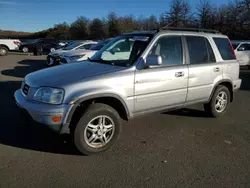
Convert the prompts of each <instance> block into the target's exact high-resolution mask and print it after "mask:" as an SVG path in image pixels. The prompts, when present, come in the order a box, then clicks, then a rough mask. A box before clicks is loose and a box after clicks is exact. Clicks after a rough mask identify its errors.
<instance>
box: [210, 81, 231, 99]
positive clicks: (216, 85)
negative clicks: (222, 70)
mask: <svg viewBox="0 0 250 188" xmlns="http://www.w3.org/2000/svg"><path fill="white" fill-rule="evenodd" d="M223 82H228V83H230V84H231V86H232V88H233V83H232V81H231V80H229V79H222V80H220V81H219V82H217V83H216V84H215V85H214V87H213V90H212V92H211V94H210V97H209V99H208V101H210V100H211V98H212V96H213V94H214V91H215V89H216V88H217V87H218V85H220V84H221V83H223ZM230 94H231V102H232V100H233V90H232V91H230Z"/></svg>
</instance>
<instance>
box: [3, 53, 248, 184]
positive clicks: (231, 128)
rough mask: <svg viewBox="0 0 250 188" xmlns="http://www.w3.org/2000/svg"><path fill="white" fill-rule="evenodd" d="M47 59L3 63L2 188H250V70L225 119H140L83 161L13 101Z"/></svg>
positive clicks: (192, 114)
mask: <svg viewBox="0 0 250 188" xmlns="http://www.w3.org/2000/svg"><path fill="white" fill-rule="evenodd" d="M45 58H46V57H45V56H37V57H34V56H28V55H17V54H9V55H8V56H5V57H0V71H1V74H0V120H1V123H0V188H5V187H18V188H22V187H24V188H27V187H57V188H59V187H81V188H82V187H114V188H118V187H119V188H120V187H126V188H127V187H151V188H152V187H192V188H196V187H203V188H205V187H208V188H211V187H213V188H214V187H219V188H221V187H226V188H228V187H250V71H249V70H241V73H240V77H241V78H242V80H243V83H242V87H241V89H240V91H238V92H237V93H236V94H235V100H234V102H233V103H231V104H230V108H229V111H228V113H227V114H226V115H225V116H223V117H221V118H218V119H214V118H210V117H207V115H206V114H205V113H204V112H203V109H202V105H196V106H192V107H190V108H186V109H183V110H178V111H175V112H171V113H170V112H169V113H156V114H151V115H148V116H144V117H140V118H136V119H133V120H131V121H129V122H124V129H123V133H122V135H121V137H120V139H119V141H118V142H117V143H116V144H115V145H114V146H113V147H112V148H111V149H109V150H108V151H106V152H104V153H101V154H99V155H95V156H82V155H80V154H79V153H78V152H77V150H76V149H75V147H74V146H73V145H72V143H71V142H70V141H69V138H68V137H64V136H60V135H57V134H55V133H53V132H51V131H50V130H48V129H46V128H44V127H43V126H41V125H38V124H36V123H34V122H32V121H24V120H23V118H22V117H21V115H20V114H19V109H18V107H17V106H16V104H15V100H14V99H13V94H14V91H15V90H17V89H19V88H20V86H21V80H22V79H23V78H24V76H25V75H26V74H28V73H30V72H33V71H36V70H39V69H43V68H45ZM65 76H68V75H65Z"/></svg>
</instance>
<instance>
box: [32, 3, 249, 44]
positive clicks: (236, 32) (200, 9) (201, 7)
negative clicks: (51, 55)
mask: <svg viewBox="0 0 250 188" xmlns="http://www.w3.org/2000/svg"><path fill="white" fill-rule="evenodd" d="M166 26H167V27H192V28H204V29H214V30H218V31H220V32H222V33H224V34H226V35H228V36H229V38H231V39H234V40H236V39H238V40H247V39H250V0H233V1H230V2H228V4H226V5H221V6H219V7H215V6H213V5H211V4H210V2H209V1H208V0H201V2H200V3H199V4H197V5H196V7H195V8H191V0H190V1H188V0H172V1H171V3H170V5H169V9H168V11H166V12H163V13H162V14H161V15H160V16H159V17H156V16H155V15H151V16H149V17H136V18H135V17H134V16H133V15H127V16H117V15H116V14H115V13H114V12H111V13H109V14H108V16H107V17H106V18H94V19H92V20H90V19H88V18H86V17H84V16H80V17H78V18H77V19H76V20H75V21H74V22H73V23H71V24H68V23H66V22H63V23H59V24H55V25H54V27H52V28H49V29H47V30H43V31H40V32H36V33H34V34H33V35H32V36H31V37H32V38H42V37H54V38H58V39H64V40H70V39H81V40H83V39H104V38H110V37H114V36H116V35H119V34H121V33H127V32H131V31H140V30H152V29H159V28H162V27H166Z"/></svg>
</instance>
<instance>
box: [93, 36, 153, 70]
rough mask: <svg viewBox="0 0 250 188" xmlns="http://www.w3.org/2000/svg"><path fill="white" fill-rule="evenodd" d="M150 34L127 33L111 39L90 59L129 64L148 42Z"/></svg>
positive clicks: (123, 64) (120, 64)
mask: <svg viewBox="0 0 250 188" xmlns="http://www.w3.org/2000/svg"><path fill="white" fill-rule="evenodd" d="M151 38H152V35H146V34H145V35H137V34H128V35H120V36H118V37H116V38H114V39H112V40H111V41H110V42H109V43H108V44H107V45H105V46H104V47H103V48H101V49H100V50H99V51H98V52H97V53H95V54H94V55H93V56H92V57H91V58H90V61H92V62H98V63H108V64H112V65H119V66H130V65H131V64H133V63H134V62H135V61H136V60H137V59H138V57H139V56H140V55H141V53H142V52H143V51H144V50H145V48H146V47H147V45H148V43H149V42H150V40H151Z"/></svg>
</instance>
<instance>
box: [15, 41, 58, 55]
mask: <svg viewBox="0 0 250 188" xmlns="http://www.w3.org/2000/svg"><path fill="white" fill-rule="evenodd" d="M36 45H39V46H41V48H42V51H45V52H52V51H55V50H56V49H58V48H61V47H62V46H61V45H60V41H59V40H57V39H53V38H41V39H36V40H33V41H30V42H24V43H21V45H20V47H19V49H20V50H21V51H22V52H31V51H33V48H34V46H36Z"/></svg>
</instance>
